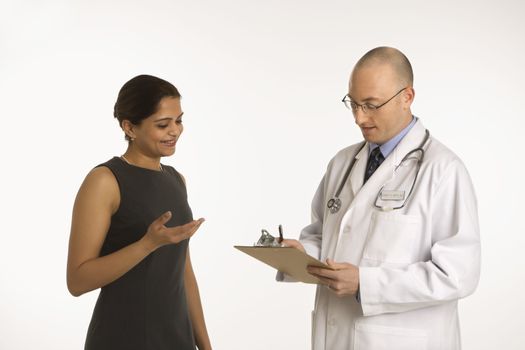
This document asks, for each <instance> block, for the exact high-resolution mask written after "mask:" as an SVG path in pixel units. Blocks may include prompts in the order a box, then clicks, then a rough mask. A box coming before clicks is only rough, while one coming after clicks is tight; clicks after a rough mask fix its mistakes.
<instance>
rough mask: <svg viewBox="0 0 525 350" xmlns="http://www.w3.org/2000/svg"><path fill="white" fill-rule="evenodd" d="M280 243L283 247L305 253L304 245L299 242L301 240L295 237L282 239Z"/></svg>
mask: <svg viewBox="0 0 525 350" xmlns="http://www.w3.org/2000/svg"><path fill="white" fill-rule="evenodd" d="M281 243H282V245H283V246H285V247H292V248H295V249H299V250H300V251H302V252H303V253H306V250H305V249H304V247H303V245H302V244H301V242H299V241H298V240H296V239H283V241H282V242H281Z"/></svg>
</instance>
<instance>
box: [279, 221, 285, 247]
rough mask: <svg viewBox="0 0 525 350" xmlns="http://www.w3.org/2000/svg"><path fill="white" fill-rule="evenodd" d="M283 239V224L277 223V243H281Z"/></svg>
mask: <svg viewBox="0 0 525 350" xmlns="http://www.w3.org/2000/svg"><path fill="white" fill-rule="evenodd" d="M283 239H284V238H283V225H279V243H282V242H283Z"/></svg>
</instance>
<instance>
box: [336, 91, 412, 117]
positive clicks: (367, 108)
mask: <svg viewBox="0 0 525 350" xmlns="http://www.w3.org/2000/svg"><path fill="white" fill-rule="evenodd" d="M406 88H407V87H404V88H402V89H401V90H399V91H398V92H397V93H396V94H395V95H394V96H392V97H390V98H389V99H388V100H386V101H385V102H383V103H381V104H380V105H378V106H376V105H373V104H371V103H368V102H366V103H363V104H362V105H361V104H359V103H357V102H355V101H354V100H352V98H351V97H350V95H348V94H347V95H345V97H343V99H342V102H343V103H344V104H345V106H346V108H348V109H350V110H352V112H354V113H355V112H357V110H358V109H359V108H361V110H362V111H363V113H365V114H366V113H368V112H370V113H373V112H375V111H376V110H378V109H379V108H381V107H383V106H384V105H386V104H387V103H388V102H390V101H392V99H393V98H394V97H396V96H397V95H399V94H400V93H401V91H403V90H405V89H406Z"/></svg>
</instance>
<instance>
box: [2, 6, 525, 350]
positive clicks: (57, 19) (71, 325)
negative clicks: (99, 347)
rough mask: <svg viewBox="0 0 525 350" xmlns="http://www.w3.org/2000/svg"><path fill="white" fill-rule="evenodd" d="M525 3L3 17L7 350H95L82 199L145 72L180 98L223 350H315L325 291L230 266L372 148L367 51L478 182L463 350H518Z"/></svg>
mask: <svg viewBox="0 0 525 350" xmlns="http://www.w3.org/2000/svg"><path fill="white" fill-rule="evenodd" d="M524 14H525V3H524V2H523V1H521V0H514V1H511V0H508V1H507V0H499V1H495V0H493V1H483V0H477V1H452V0H446V1H433V2H429V1H418V0H413V1H408V0H400V1H388V0H384V1H359V2H358V1H348V0H347V1H323V2H322V1H307V0H302V1H300V0H280V1H277V0H266V1H253V0H252V1H241V0H226V1H195V0H194V1H190V0H188V1H176V0H171V1H168V0H166V1H158V0H150V1H148V2H146V1H122V0H119V1H115V0H113V1H100V0H96V1H93V0H92V1H66V0H64V1H37V0H34V1H29V0H21V1H20V0H13V1H8V0H0V106H1V121H2V124H1V125H2V128H1V131H0V135H1V137H0V147H1V148H0V149H1V152H2V153H1V154H2V170H1V173H0V174H1V175H0V176H1V181H0V190H1V192H0V198H1V199H0V201H1V216H0V220H1V223H0V225H1V226H0V235H1V240H0V246H1V253H0V264H1V268H0V348H1V349H54V350H57V349H80V348H82V347H83V342H84V338H85V333H86V329H87V326H88V323H89V320H90V317H91V312H92V309H93V306H94V303H95V300H96V296H97V295H98V292H92V293H89V294H87V295H84V296H82V297H80V298H74V297H72V296H70V295H69V294H68V292H67V288H66V284H65V268H66V267H65V265H66V257H67V244H68V236H69V227H70V219H71V209H72V204H73V200H74V197H75V195H76V191H77V189H78V187H79V186H80V184H81V182H82V180H83V178H84V176H85V175H86V174H87V172H88V171H89V170H90V169H91V168H92V167H94V166H95V165H97V164H99V163H101V162H103V161H106V160H107V159H109V158H110V157H112V156H114V155H120V154H122V153H123V152H124V150H125V148H126V144H125V142H124V140H123V137H122V133H121V131H120V129H119V128H118V124H117V122H116V121H115V120H114V119H113V118H112V108H113V104H114V101H115V99H116V96H117V93H118V90H119V88H120V87H121V86H122V84H123V83H124V82H125V81H127V80H128V79H130V78H131V77H133V76H135V75H137V74H141V73H148V74H153V75H158V76H160V77H162V78H165V79H167V80H169V81H171V82H172V83H174V84H175V85H176V86H177V87H178V88H179V89H180V91H181V93H182V95H183V100H182V104H183V109H184V111H185V126H186V130H185V133H184V134H183V137H182V139H181V142H180V143H179V145H178V148H177V152H176V154H175V156H173V157H171V158H168V159H165V160H164V162H165V163H167V164H171V165H174V166H175V167H177V169H179V170H180V171H181V172H182V173H183V174H184V175H185V176H186V178H187V181H188V190H189V200H190V205H191V206H192V208H193V211H194V214H195V216H204V217H205V218H206V219H207V221H206V223H205V224H204V225H203V226H202V228H201V229H200V230H199V232H198V233H197V235H196V236H195V237H194V239H192V243H191V250H192V259H193V264H194V268H195V271H196V274H197V278H198V280H199V284H200V289H201V295H202V300H203V304H204V309H205V315H206V320H207V324H208V329H209V333H210V336H211V338H212V342H213V344H214V347H215V349H307V348H309V344H310V329H309V327H310V311H311V309H312V307H313V298H314V287H312V286H309V285H299V284H279V283H276V282H275V281H274V272H273V271H272V270H271V269H270V268H268V267H266V266H264V265H262V264H260V263H258V262H257V261H255V260H253V259H251V258H249V257H247V256H245V255H244V254H242V253H240V252H238V251H236V250H234V249H233V248H232V246H233V245H234V244H252V243H253V242H254V241H255V240H256V239H257V237H258V235H259V232H260V229H261V228H267V229H269V230H270V232H274V233H275V232H276V229H277V225H278V224H283V226H284V228H285V233H287V235H288V236H291V237H296V236H297V235H298V233H299V231H300V229H301V228H302V227H303V226H304V225H306V224H307V223H308V222H309V218H310V209H309V206H310V201H311V198H312V196H313V194H314V191H315V189H316V186H317V184H318V181H319V180H320V179H321V177H322V175H323V173H324V169H325V167H326V164H327V162H328V161H329V159H330V158H331V157H332V156H333V155H334V154H335V152H336V151H337V150H339V149H340V148H342V147H344V146H346V145H349V144H351V143H354V142H357V141H359V140H360V139H361V137H360V133H359V130H358V128H357V127H356V126H355V125H354V123H353V118H352V115H351V113H350V112H349V111H348V110H346V109H345V108H344V106H343V104H342V103H341V102H340V99H341V98H342V96H343V95H344V94H345V93H346V89H347V80H348V76H349V73H350V70H351V68H352V66H353V64H354V63H355V62H356V60H357V59H358V58H359V57H361V55H363V54H364V53H365V52H366V51H367V50H369V49H371V48H373V47H375V46H379V45H389V46H394V47H397V48H399V49H401V50H402V51H403V52H404V53H405V54H406V55H407V56H408V57H409V59H410V60H411V61H412V64H413V67H414V71H415V89H416V101H415V104H414V105H413V111H414V113H415V114H416V115H417V116H419V117H420V118H421V119H422V121H423V123H424V124H425V126H427V127H428V128H429V129H430V131H431V133H432V134H433V135H434V136H435V137H436V138H438V139H440V140H441V141H442V142H444V143H445V144H446V145H448V146H449V147H450V148H452V149H453V150H454V151H455V152H456V153H457V154H458V155H459V156H460V157H461V158H462V159H463V160H464V162H465V163H466V165H467V167H468V169H469V171H470V173H471V176H472V179H473V181H474V185H475V187H476V190H477V195H478V199H479V214H480V220H481V228H482V249H483V266H482V277H481V282H480V285H479V288H478V290H477V291H476V293H475V294H474V295H473V296H471V297H469V298H467V299H465V300H463V301H462V302H461V303H460V312H461V323H462V336H463V344H464V348H465V349H496V348H498V349H523V348H524V347H525V332H523V322H520V321H521V319H522V317H523V313H524V312H525V307H524V299H525V298H524V293H523V290H524V289H525V283H524V277H523V276H524V273H523V271H524V270H525V263H524V260H523V258H522V256H523V255H524V254H523V249H524V243H525V238H524V237H525V236H524V234H525V230H524V224H523V217H521V218H520V217H519V216H520V214H521V215H522V213H521V212H522V209H523V204H522V203H523V198H524V197H525V191H524V186H523V180H522V179H523V170H524V166H523V155H522V154H523V145H522V143H521V142H520V141H522V139H523V132H524V130H525V129H524V126H525V123H524V121H523V119H524V117H525V116H524V115H523V110H524V101H525V88H524V82H525V69H524V65H523V64H524V62H525V39H524V37H525V24H524V21H523V16H524Z"/></svg>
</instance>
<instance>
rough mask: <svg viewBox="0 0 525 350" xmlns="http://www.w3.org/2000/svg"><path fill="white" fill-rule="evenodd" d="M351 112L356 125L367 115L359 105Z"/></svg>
mask: <svg viewBox="0 0 525 350" xmlns="http://www.w3.org/2000/svg"><path fill="white" fill-rule="evenodd" d="M352 113H353V114H354V120H355V123H356V124H357V125H362V124H363V123H364V122H366V120H367V119H368V116H367V115H366V113H365V112H363V109H362V108H360V107H358V108H357V109H356V110H355V111H352Z"/></svg>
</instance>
